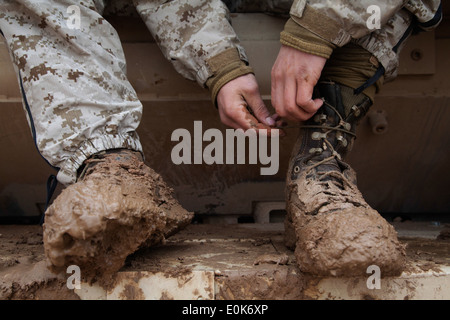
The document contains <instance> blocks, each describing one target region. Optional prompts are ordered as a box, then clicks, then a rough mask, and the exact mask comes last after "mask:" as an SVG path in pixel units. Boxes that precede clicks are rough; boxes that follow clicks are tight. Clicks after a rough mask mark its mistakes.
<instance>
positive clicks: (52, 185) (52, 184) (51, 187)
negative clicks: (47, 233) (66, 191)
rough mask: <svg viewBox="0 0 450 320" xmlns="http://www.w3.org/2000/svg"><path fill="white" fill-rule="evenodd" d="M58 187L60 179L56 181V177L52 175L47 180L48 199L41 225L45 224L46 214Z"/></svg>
mask: <svg viewBox="0 0 450 320" xmlns="http://www.w3.org/2000/svg"><path fill="white" fill-rule="evenodd" d="M57 186H58V179H56V176H55V175H53V174H52V175H50V177H48V179H47V199H46V200H45V210H44V213H43V214H42V217H41V221H40V225H43V224H44V218H45V212H46V211H47V209H48V205H49V204H50V200H51V199H52V197H53V193H55V189H56V187H57Z"/></svg>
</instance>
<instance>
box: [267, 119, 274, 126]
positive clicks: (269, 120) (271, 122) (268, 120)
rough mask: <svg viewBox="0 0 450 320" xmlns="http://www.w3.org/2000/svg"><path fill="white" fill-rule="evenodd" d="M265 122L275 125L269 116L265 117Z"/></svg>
mask: <svg viewBox="0 0 450 320" xmlns="http://www.w3.org/2000/svg"><path fill="white" fill-rule="evenodd" d="M266 124H267V125H269V126H271V127H272V126H274V125H275V120H273V119H272V118H271V117H267V118H266Z"/></svg>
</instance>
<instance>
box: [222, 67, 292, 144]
mask: <svg viewBox="0 0 450 320" xmlns="http://www.w3.org/2000/svg"><path fill="white" fill-rule="evenodd" d="M217 106H218V109H219V115H220V119H221V121H222V123H223V124H225V125H227V126H229V127H232V128H234V129H242V130H244V131H246V130H248V129H255V130H259V129H266V130H268V133H269V135H270V130H271V129H274V128H275V127H276V126H281V125H282V123H281V119H280V117H279V116H278V115H277V114H273V115H271V114H270V112H269V110H268V109H267V107H266V105H265V104H264V102H263V100H262V98H261V94H260V92H259V86H258V83H257V81H256V78H255V76H254V75H253V74H247V75H244V76H240V77H238V78H236V79H234V80H231V81H230V82H228V83H227V84H225V85H224V86H223V87H222V88H221V89H220V91H219V93H218V95H217ZM249 109H250V110H251V111H252V112H251V113H250V111H249ZM283 135H284V132H282V131H281V130H280V136H283Z"/></svg>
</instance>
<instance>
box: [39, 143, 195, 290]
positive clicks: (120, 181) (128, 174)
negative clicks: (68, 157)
mask: <svg viewBox="0 0 450 320" xmlns="http://www.w3.org/2000/svg"><path fill="white" fill-rule="evenodd" d="M172 193H173V190H172V189H170V188H169V187H167V186H166V184H165V183H164V181H163V180H162V178H161V177H160V176H159V175H158V174H157V173H155V172H154V171H153V170H152V169H151V168H149V167H148V166H146V165H145V164H144V162H143V161H142V157H141V154H140V153H139V152H134V151H130V150H126V149H120V150H111V151H107V152H102V153H99V154H97V155H95V156H93V157H91V158H90V159H88V160H86V161H85V165H84V167H83V168H82V172H81V173H80V175H79V178H78V181H77V182H76V183H75V184H73V185H70V186H69V187H67V188H66V189H64V190H63V191H62V193H61V194H60V195H59V196H58V197H57V198H56V199H55V201H54V202H53V204H52V205H51V206H50V207H49V208H48V210H47V212H46V216H45V223H44V226H43V227H44V249H45V254H46V256H47V258H48V260H49V262H50V263H51V266H50V268H51V269H52V270H53V271H57V272H59V271H62V270H63V271H64V272H65V268H66V267H67V266H69V265H77V266H79V267H80V271H81V276H82V277H83V278H84V279H87V280H88V281H90V282H92V281H94V280H101V279H104V278H105V277H108V276H110V275H112V274H113V273H115V272H116V271H118V270H119V269H120V268H121V267H122V266H123V264H124V261H125V259H126V257H127V256H128V255H130V254H131V253H133V252H135V251H136V250H137V249H139V248H140V247H143V246H149V245H153V244H156V243H159V242H161V241H162V240H164V238H166V237H168V236H170V235H172V234H174V233H175V232H177V231H178V230H180V229H181V228H183V227H185V226H187V225H188V224H189V223H190V221H191V219H192V217H193V215H192V214H191V213H190V212H187V211H186V210H185V209H183V208H182V207H181V205H180V204H179V203H178V202H177V201H176V200H175V199H174V197H173V195H172Z"/></svg>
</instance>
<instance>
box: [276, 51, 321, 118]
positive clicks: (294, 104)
mask: <svg viewBox="0 0 450 320" xmlns="http://www.w3.org/2000/svg"><path fill="white" fill-rule="evenodd" d="M326 61H327V59H325V58H322V57H319V56H316V55H312V54H308V53H305V52H302V51H300V50H297V49H294V48H291V47H288V46H284V45H283V46H282V47H281V49H280V52H279V54H278V58H277V60H276V61H275V64H274V66H273V68H272V105H273V107H274V108H275V111H276V113H277V114H278V115H279V116H281V117H282V118H285V119H288V120H293V121H299V122H300V121H306V120H308V119H310V118H311V117H312V116H313V115H314V114H315V113H316V112H317V110H318V109H319V108H320V107H321V106H322V105H323V101H322V100H321V99H315V100H313V99H312V95H313V90H314V87H315V85H316V84H317V82H318V81H319V78H320V75H321V73H322V70H323V67H324V66H325V63H326Z"/></svg>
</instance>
